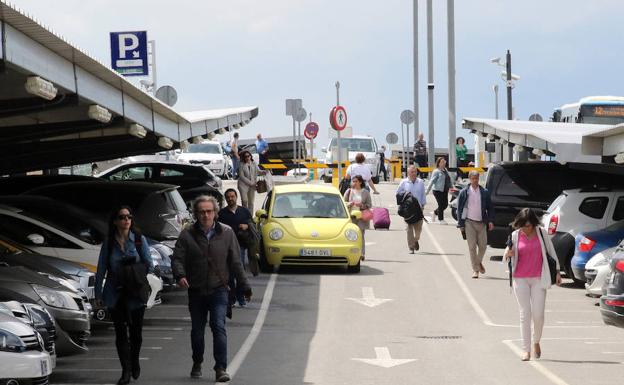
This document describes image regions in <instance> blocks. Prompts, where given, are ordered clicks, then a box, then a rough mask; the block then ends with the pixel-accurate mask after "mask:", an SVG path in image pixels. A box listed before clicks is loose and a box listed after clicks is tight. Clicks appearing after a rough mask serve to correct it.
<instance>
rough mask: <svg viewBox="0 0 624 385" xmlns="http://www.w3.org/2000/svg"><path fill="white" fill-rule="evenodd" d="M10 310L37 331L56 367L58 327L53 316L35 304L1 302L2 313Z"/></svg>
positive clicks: (0, 309) (11, 313) (14, 315)
mask: <svg viewBox="0 0 624 385" xmlns="http://www.w3.org/2000/svg"><path fill="white" fill-rule="evenodd" d="M6 310H8V312H9V313H10V314H9V315H12V316H13V317H15V318H17V319H19V320H20V321H22V322H24V323H25V324H27V325H29V326H30V327H32V328H33V329H35V330H36V331H37V332H38V333H39V334H40V335H41V338H42V339H43V346H44V347H45V350H46V351H47V352H48V353H49V354H50V358H51V360H52V368H55V367H56V342H55V341H56V327H55V326H54V319H53V318H52V315H51V314H50V313H49V312H48V311H47V310H46V309H45V308H44V307H43V306H39V305H37V304H34V303H21V302H19V301H4V302H2V301H0V311H5V313H6Z"/></svg>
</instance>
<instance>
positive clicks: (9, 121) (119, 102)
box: [0, 0, 258, 174]
mask: <svg viewBox="0 0 624 385" xmlns="http://www.w3.org/2000/svg"><path fill="white" fill-rule="evenodd" d="M0 33H1V36H0V44H1V46H0V153H1V154H2V156H1V157H0V174H6V173H13V172H20V171H28V170H33V169H41V168H53V167H59V166H65V165H69V164H77V163H87V162H92V161H97V160H105V159H112V158H116V157H121V156H130V155H138V154H145V153H154V152H157V151H162V150H163V148H161V147H159V145H158V139H159V138H160V137H163V136H164V137H168V138H170V139H172V141H173V142H174V148H175V147H178V146H179V143H180V142H182V141H184V140H188V139H190V138H192V137H194V136H203V137H208V136H211V135H212V134H214V133H218V132H223V130H228V131H229V130H231V129H235V128H239V127H241V126H243V125H245V124H247V123H249V122H250V121H251V120H252V119H253V118H255V117H256V116H257V115H258V108H257V107H242V108H230V109H219V110H208V111H198V112H188V113H179V112H176V111H175V110H173V109H172V108H170V107H169V106H167V105H165V104H163V103H162V102H161V101H159V100H158V99H156V98H154V97H153V96H152V95H151V94H147V93H145V92H144V91H142V90H141V89H139V88H137V87H136V86H134V85H133V84H132V83H130V82H129V81H128V80H126V79H125V78H124V77H122V76H121V75H119V74H117V73H116V72H114V71H113V70H111V69H110V68H109V67H108V66H106V65H104V64H102V63H100V62H99V61H97V60H96V59H94V58H92V57H91V56H89V55H88V54H87V53H85V52H84V51H82V50H80V49H79V48H77V47H75V46H73V45H71V44H70V43H69V42H67V40H65V39H64V38H63V37H61V36H59V35H57V34H55V33H54V32H52V31H50V30H49V29H48V28H45V27H43V26H42V25H40V24H39V23H38V22H37V21H35V20H33V18H32V17H29V16H26V15H25V14H23V13H22V12H20V11H19V10H17V9H16V8H15V7H13V6H11V5H9V4H7V3H6V2H5V1H4V0H0ZM30 76H39V77H41V78H43V79H45V80H47V81H49V82H51V83H53V85H54V87H56V88H57V89H58V92H57V95H56V97H55V98H54V99H52V100H50V101H47V100H45V99H43V98H40V97H38V96H35V95H32V94H29V93H28V92H27V91H26V89H25V84H26V80H27V78H28V77H30ZM93 104H97V105H99V106H102V107H104V108H106V109H108V111H109V112H110V113H111V114H112V116H113V118H112V120H111V121H110V122H109V123H100V122H98V121H96V120H92V119H90V118H89V116H88V108H89V106H90V105H93ZM133 123H136V124H139V125H141V126H143V127H144V128H145V130H146V131H147V135H146V137H145V138H143V139H140V138H137V137H135V136H132V135H130V130H129V128H130V125H131V124H133Z"/></svg>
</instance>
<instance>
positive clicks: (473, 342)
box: [52, 183, 624, 385]
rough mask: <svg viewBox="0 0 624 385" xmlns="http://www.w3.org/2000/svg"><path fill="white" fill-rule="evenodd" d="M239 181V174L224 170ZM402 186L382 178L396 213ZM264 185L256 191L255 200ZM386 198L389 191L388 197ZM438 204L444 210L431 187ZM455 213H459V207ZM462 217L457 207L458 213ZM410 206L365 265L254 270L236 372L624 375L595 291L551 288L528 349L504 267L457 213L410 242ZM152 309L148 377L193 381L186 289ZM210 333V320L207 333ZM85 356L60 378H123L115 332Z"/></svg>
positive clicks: (566, 378) (396, 377)
mask: <svg viewBox="0 0 624 385" xmlns="http://www.w3.org/2000/svg"><path fill="white" fill-rule="evenodd" d="M226 184H227V183H226ZM395 188H396V185H392V184H382V185H381V186H380V191H381V192H382V195H381V198H380V200H381V202H382V204H383V205H384V206H386V207H388V208H389V209H390V211H391V213H392V214H395V213H396V205H394V189H395ZM261 198H262V197H258V199H257V203H256V207H259V205H260V203H261ZM375 199H378V198H377V196H376V198H375ZM429 202H430V203H429V204H428V205H427V207H426V211H427V212H430V211H432V210H433V208H434V207H433V206H434V203H433V202H434V199H433V197H432V196H431V197H429ZM449 216H450V215H449ZM451 221H452V219H451ZM405 238H406V237H405V232H404V224H403V222H402V219H401V218H400V217H398V216H396V215H393V216H392V227H391V229H390V230H389V231H372V230H371V231H367V233H366V240H367V259H366V261H365V262H364V264H363V266H362V271H361V273H360V274H353V275H349V274H346V273H344V272H342V271H334V270H318V269H317V270H313V271H309V270H305V271H304V270H288V271H280V272H279V273H277V274H272V275H261V276H259V277H256V278H251V282H252V284H253V287H254V299H253V301H252V303H251V304H250V306H249V307H248V308H245V309H239V308H236V309H235V310H234V319H233V320H232V321H229V322H228V335H229V357H230V367H229V369H228V370H229V371H230V373H231V374H233V380H232V381H231V383H232V384H245V385H250V384H253V385H264V384H266V385H268V384H271V385H281V384H283V385H292V384H322V385H330V384H332V385H333V384H358V385H367V384H371V385H372V384H375V385H378V384H448V383H454V384H480V385H482V384H523V385H525V384H531V385H533V384H535V385H542V384H544V385H547V384H557V385H566V384H569V385H585V384H610V385H611V384H614V383H617V382H619V381H621V376H622V374H621V373H622V370H623V361H624V330H623V329H617V328H614V327H608V326H605V325H603V323H602V320H601V317H600V313H599V311H598V308H597V307H596V306H595V303H596V300H594V299H590V298H587V297H585V295H584V290H582V289H579V288H574V287H573V286H572V285H571V284H570V283H569V281H567V283H565V284H564V286H563V287H557V288H553V289H552V290H550V291H549V292H548V297H547V306H546V309H547V310H546V312H547V313H546V327H545V330H544V336H543V340H542V352H543V353H542V358H541V359H540V360H534V361H530V362H521V361H520V354H521V352H520V348H519V347H520V341H519V338H520V332H519V327H518V323H519V321H518V319H519V316H518V309H517V304H516V301H515V297H514V296H513V294H511V291H510V288H509V285H508V282H507V272H506V267H505V266H504V265H503V264H502V263H501V262H496V261H490V259H489V258H490V257H491V256H495V255H501V254H502V252H501V251H500V250H489V251H488V255H487V257H486V261H485V263H484V264H485V267H486V269H487V272H486V274H485V275H483V276H482V277H481V278H480V279H478V280H475V279H471V271H470V265H469V259H468V257H467V255H466V254H467V246H466V243H465V241H463V240H462V239H461V236H460V234H459V232H458V231H457V229H456V228H455V226H454V224H453V223H449V225H439V224H427V225H425V228H424V231H423V235H422V238H421V242H420V245H421V249H420V251H419V252H417V253H416V254H414V255H411V254H409V251H408V249H407V244H406V239H405ZM163 302H164V303H163V304H162V305H161V306H158V307H156V308H154V309H152V310H150V311H148V312H147V313H146V322H145V325H146V326H145V329H144V345H143V346H144V348H143V351H142V376H141V379H140V380H139V381H138V382H137V383H139V382H140V383H144V384H186V383H199V382H206V381H207V382H213V381H214V373H213V372H212V370H211V366H212V359H211V350H210V349H208V350H207V354H206V363H205V364H204V378H203V380H191V379H190V378H189V376H188V374H189V371H190V368H191V364H192V363H191V357H190V337H189V332H190V320H189V318H188V317H189V316H188V311H187V307H186V294H185V292H183V291H174V292H170V293H165V294H164V295H163ZM209 341H210V332H209V331H207V343H208V346H210V344H209ZM89 346H90V347H91V349H90V352H89V353H88V354H86V355H81V356H75V357H67V358H59V360H58V366H57V369H56V371H55V373H54V374H53V376H52V383H53V384H112V383H115V382H116V380H117V378H118V376H119V362H118V361H117V359H116V354H115V350H114V349H115V348H114V333H113V331H112V329H111V328H110V327H109V326H107V325H104V326H103V327H99V328H98V329H96V330H94V332H93V337H92V338H91V340H90V341H89Z"/></svg>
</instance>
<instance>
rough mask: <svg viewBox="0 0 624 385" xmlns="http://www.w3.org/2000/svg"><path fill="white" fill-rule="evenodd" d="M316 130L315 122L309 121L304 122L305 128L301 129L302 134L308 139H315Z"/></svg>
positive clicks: (317, 129)
mask: <svg viewBox="0 0 624 385" xmlns="http://www.w3.org/2000/svg"><path fill="white" fill-rule="evenodd" d="M318 132H319V126H318V124H316V122H310V123H308V124H306V126H305V130H303V136H305V137H306V139H308V140H314V139H316V136H317V135H318Z"/></svg>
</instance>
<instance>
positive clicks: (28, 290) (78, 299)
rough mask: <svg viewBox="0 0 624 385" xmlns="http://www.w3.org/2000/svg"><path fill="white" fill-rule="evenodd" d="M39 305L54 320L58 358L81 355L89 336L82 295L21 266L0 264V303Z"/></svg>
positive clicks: (85, 349) (88, 315) (71, 288)
mask: <svg viewBox="0 0 624 385" xmlns="http://www.w3.org/2000/svg"><path fill="white" fill-rule="evenodd" d="M13 300H14V301H19V302H22V303H34V304H38V305H41V306H43V307H44V308H45V309H46V310H48V312H50V314H51V315H52V317H53V318H54V322H55V327H56V334H57V336H58V339H57V343H56V347H57V353H58V354H59V355H70V354H76V353H84V352H86V351H87V346H86V343H87V340H88V339H89V336H90V335H91V332H90V328H91V323H90V314H89V312H88V310H87V307H86V304H87V303H88V302H87V303H86V302H85V301H84V299H83V298H82V296H81V295H80V294H79V293H78V292H77V291H76V290H75V289H73V287H71V286H70V285H69V286H68V285H64V284H62V283H60V282H58V281H54V280H51V279H49V278H48V277H46V276H43V275H41V274H39V273H36V272H34V271H32V270H30V269H26V268H24V267H7V266H3V265H0V301H13Z"/></svg>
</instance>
